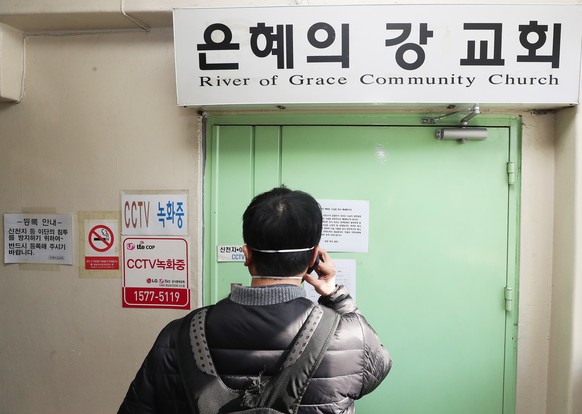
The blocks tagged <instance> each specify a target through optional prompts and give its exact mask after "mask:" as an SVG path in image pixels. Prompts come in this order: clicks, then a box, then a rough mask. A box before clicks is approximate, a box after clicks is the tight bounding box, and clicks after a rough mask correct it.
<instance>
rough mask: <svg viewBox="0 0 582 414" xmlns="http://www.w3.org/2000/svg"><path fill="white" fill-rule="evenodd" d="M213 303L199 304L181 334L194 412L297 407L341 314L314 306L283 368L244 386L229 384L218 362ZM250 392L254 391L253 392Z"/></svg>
mask: <svg viewBox="0 0 582 414" xmlns="http://www.w3.org/2000/svg"><path fill="white" fill-rule="evenodd" d="M209 309H210V307H209V306H207V307H205V308H200V309H196V310H195V311H193V312H191V313H190V314H189V315H188V316H187V317H185V318H184V320H183V321H182V326H181V328H180V333H179V337H178V362H179V371H180V376H181V377H182V381H183V383H184V386H185V390H186V394H187V396H188V401H189V402H190V406H191V407H193V410H194V411H193V412H194V413H197V414H198V413H200V414H215V413H226V412H235V411H238V410H241V408H242V407H243V405H246V406H247V407H253V408H254V407H270V408H273V409H276V410H279V411H281V412H284V413H290V414H292V413H296V412H297V409H298V408H299V403H300V402H301V399H302V398H303V394H304V393H305V390H306V389H307V385H308V384H309V381H310V380H311V377H312V376H313V374H314V373H315V371H316V369H317V367H318V366H319V364H320V363H321V360H322V359H323V356H324V354H325V351H326V349H327V346H328V345H329V341H330V339H331V336H332V335H333V333H334V332H335V330H336V328H337V325H338V323H339V319H340V315H339V314H338V313H337V312H335V311H333V310H331V309H329V308H326V307H322V306H319V305H316V306H314V307H313V308H312V311H311V313H310V314H309V316H308V318H307V320H306V321H305V323H304V324H303V326H302V327H301V329H300V331H299V333H298V334H297V336H296V337H295V339H294V341H293V344H292V346H291V349H290V351H289V353H288V355H287V357H286V359H285V360H284V361H283V364H282V366H281V368H280V370H279V372H278V373H277V374H275V375H274V376H273V377H271V378H270V379H269V380H268V381H266V383H261V384H260V387H258V388H257V389H253V390H247V391H246V392H245V391H244V390H243V391H237V390H232V389H230V388H228V387H226V386H225V385H224V383H223V382H222V381H221V380H220V378H219V376H218V373H217V372H216V369H215V368H214V364H213V362H212V357H211V355H210V351H209V349H208V345H207V343H206V334H205V329H204V326H205V320H206V314H207V312H208V310H209ZM202 390H204V391H202ZM249 392H250V393H251V394H253V393H255V394H254V395H252V396H251V398H249ZM243 401H244V404H243Z"/></svg>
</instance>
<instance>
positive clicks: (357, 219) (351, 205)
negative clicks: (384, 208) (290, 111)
mask: <svg viewBox="0 0 582 414" xmlns="http://www.w3.org/2000/svg"><path fill="white" fill-rule="evenodd" d="M317 201H318V203H319V205H320V206H321V213H322V215H323V231H322V233H321V241H320V242H319V245H320V246H321V247H323V248H324V249H326V250H328V251H330V252H363V253H365V252H367V251H368V238H369V222H370V203H369V202H368V201H367V200H317Z"/></svg>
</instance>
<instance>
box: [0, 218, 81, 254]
mask: <svg viewBox="0 0 582 414" xmlns="http://www.w3.org/2000/svg"><path fill="white" fill-rule="evenodd" d="M72 231H73V219H72V216H71V215H69V214H67V215H64V214H4V263H44V264H66V265H72V264H73V242H72Z"/></svg>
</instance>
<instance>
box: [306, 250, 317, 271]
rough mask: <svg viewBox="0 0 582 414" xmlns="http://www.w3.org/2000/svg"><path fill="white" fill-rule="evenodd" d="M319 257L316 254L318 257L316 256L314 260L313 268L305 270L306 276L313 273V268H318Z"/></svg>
mask: <svg viewBox="0 0 582 414" xmlns="http://www.w3.org/2000/svg"><path fill="white" fill-rule="evenodd" d="M319 257H320V256H319V254H318V255H317V257H316V258H315V263H313V266H311V267H309V268H308V269H307V274H308V275H310V274H311V272H313V271H314V270H315V268H316V267H317V266H319Z"/></svg>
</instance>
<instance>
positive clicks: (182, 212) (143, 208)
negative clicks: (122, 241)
mask: <svg viewBox="0 0 582 414" xmlns="http://www.w3.org/2000/svg"><path fill="white" fill-rule="evenodd" d="M121 226H122V229H121V234H123V235H124V236H133V235H152V236H185V235H187V234H188V193H186V192H184V193H175V194H174V193H171V194H135V193H127V192H123V193H122V194H121Z"/></svg>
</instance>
